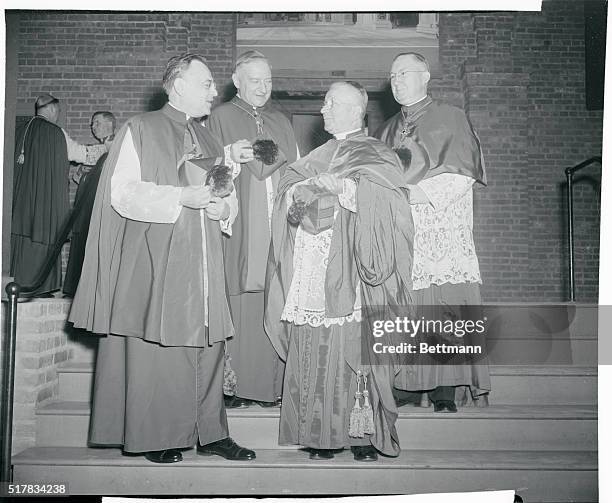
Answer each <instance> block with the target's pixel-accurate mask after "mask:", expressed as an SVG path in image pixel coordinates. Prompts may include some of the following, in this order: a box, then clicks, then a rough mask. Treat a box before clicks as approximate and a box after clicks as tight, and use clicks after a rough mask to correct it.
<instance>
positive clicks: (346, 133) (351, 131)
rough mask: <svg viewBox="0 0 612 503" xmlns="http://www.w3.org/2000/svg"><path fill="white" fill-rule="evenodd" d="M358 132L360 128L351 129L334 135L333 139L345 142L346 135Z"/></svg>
mask: <svg viewBox="0 0 612 503" xmlns="http://www.w3.org/2000/svg"><path fill="white" fill-rule="evenodd" d="M360 130H361V128H360V127H358V128H357V129H351V130H350V131H345V132H343V133H336V134H335V135H334V138H335V139H336V140H346V137H347V136H348V135H350V134H351V133H354V132H355V131H360Z"/></svg>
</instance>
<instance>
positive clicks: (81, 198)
mask: <svg viewBox="0 0 612 503" xmlns="http://www.w3.org/2000/svg"><path fill="white" fill-rule="evenodd" d="M106 157H107V154H104V155H103V156H102V157H100V159H98V162H97V163H96V165H95V166H94V167H93V168H92V169H91V171H89V172H88V173H85V174H84V175H83V176H82V177H81V180H80V182H79V188H78V189H77V192H76V196H75V198H74V207H73V211H76V209H77V208H78V211H79V214H78V215H77V217H76V218H75V220H74V223H73V224H72V237H71V238H70V256H69V257H68V264H67V266H66V276H65V277H64V286H63V288H62V290H63V292H64V293H65V294H67V295H70V296H73V295H74V293H75V292H76V289H77V285H78V284H79V279H80V278H81V269H82V268H83V259H84V258H85V244H86V243H87V233H88V231H89V221H90V220H91V213H92V211H93V205H94V201H95V198H96V190H97V188H98V182H99V180H100V173H101V172H102V166H103V165H104V161H106Z"/></svg>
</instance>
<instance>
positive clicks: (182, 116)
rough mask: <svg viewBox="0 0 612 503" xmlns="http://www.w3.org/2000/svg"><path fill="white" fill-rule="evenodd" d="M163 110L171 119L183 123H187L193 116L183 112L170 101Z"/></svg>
mask: <svg viewBox="0 0 612 503" xmlns="http://www.w3.org/2000/svg"><path fill="white" fill-rule="evenodd" d="M162 112H163V113H164V114H165V115H167V116H168V117H170V119H172V120H173V121H175V122H180V123H181V124H187V121H188V120H189V119H191V118H192V117H190V116H189V115H187V114H186V113H185V112H181V111H180V110H179V109H178V108H176V106H174V105H173V104H172V103H170V102H168V103H166V104H165V105H164V107H163V108H162Z"/></svg>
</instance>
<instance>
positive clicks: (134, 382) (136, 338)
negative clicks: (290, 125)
mask: <svg viewBox="0 0 612 503" xmlns="http://www.w3.org/2000/svg"><path fill="white" fill-rule="evenodd" d="M163 87H164V90H165V91H166V93H167V94H168V98H169V103H168V104H166V105H165V106H164V107H163V108H162V109H161V110H158V111H155V112H149V113H145V114H143V115H139V116H136V117H134V118H132V119H130V120H129V121H128V122H127V124H126V125H124V126H123V127H122V128H121V130H120V131H119V133H118V134H117V137H116V139H115V141H114V142H113V146H112V147H111V150H110V152H109V156H108V159H107V160H106V162H105V164H104V167H103V169H102V175H101V177H100V183H99V185H98V192H97V194H96V200H95V203H94V209H93V215H92V219H91V223H90V227H89V236H88V239H87V247H86V251H85V260H84V263H83V272H82V275H81V280H80V282H79V286H78V288H77V292H76V295H75V297H74V301H73V305H72V310H71V312H70V316H69V321H72V322H73V323H74V325H75V326H76V327H79V328H84V329H86V330H88V331H90V332H93V333H96V334H102V335H103V337H101V338H100V342H99V349H98V357H97V363H96V377H95V383H94V392H93V409H92V417H91V424H90V437H89V440H90V442H91V443H92V444H102V445H121V446H122V447H123V450H124V451H125V452H129V453H144V455H145V457H146V458H147V459H148V460H150V461H152V462H156V463H174V462H178V461H181V460H182V458H183V457H182V454H181V449H184V448H190V447H193V446H194V445H196V444H198V452H199V453H201V454H204V455H210V454H216V455H220V456H223V457H225V458H226V459H230V460H250V459H254V458H255V453H254V452H253V451H251V450H249V449H245V448H243V447H240V446H239V445H237V444H236V443H235V442H234V441H233V440H232V439H231V438H230V437H229V436H228V426H227V418H226V414H225V407H224V403H223V360H224V346H225V340H226V339H227V338H229V337H231V336H233V334H234V330H233V326H232V322H231V318H230V313H229V306H228V302H227V296H226V291H225V278H224V272H223V253H222V244H221V232H222V231H223V232H226V233H230V232H231V223H232V221H233V220H234V218H235V215H236V211H237V201H236V197H235V194H234V193H233V192H232V193H231V194H230V195H228V196H225V197H223V198H222V197H218V196H213V195H212V193H211V188H210V187H209V186H208V185H205V181H206V174H207V170H208V169H212V168H213V167H214V166H216V165H219V163H221V162H223V160H224V159H225V162H226V163H227V164H230V165H233V164H235V163H234V161H237V160H239V159H240V158H243V159H244V160H245V161H248V160H250V153H249V152H243V151H242V148H241V147H240V146H239V145H238V146H231V147H230V148H229V149H228V155H227V156H225V154H224V149H223V146H222V145H221V144H220V143H219V141H218V140H217V139H216V138H215V137H214V136H213V135H212V134H211V133H210V132H209V131H208V129H206V128H204V127H203V126H202V125H201V123H200V122H198V121H196V120H194V119H195V118H199V117H202V116H204V115H207V114H208V113H210V108H211V105H212V102H213V100H214V98H215V96H216V95H217V91H216V88H215V84H214V81H213V77H212V74H211V72H210V70H209V69H208V67H207V65H206V62H205V59H204V58H203V57H202V56H200V55H198V54H193V53H187V54H183V55H182V56H175V57H173V58H171V59H170V60H169V61H168V64H167V67H166V70H165V72H164V77H163ZM234 168H235V166H234Z"/></svg>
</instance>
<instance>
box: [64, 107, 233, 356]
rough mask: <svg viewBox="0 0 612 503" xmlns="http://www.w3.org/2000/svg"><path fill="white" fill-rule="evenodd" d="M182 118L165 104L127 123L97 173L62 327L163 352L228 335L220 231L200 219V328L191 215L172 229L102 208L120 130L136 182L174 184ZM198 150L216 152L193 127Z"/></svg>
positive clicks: (195, 218) (196, 220)
mask: <svg viewBox="0 0 612 503" xmlns="http://www.w3.org/2000/svg"><path fill="white" fill-rule="evenodd" d="M186 127H187V121H186V119H185V115H184V114H183V113H182V112H179V111H177V110H176V109H174V108H172V107H171V106H169V105H166V106H165V107H164V108H163V109H162V110H159V111H156V112H150V113H147V114H143V115H140V116H137V117H134V118H132V119H130V120H129V121H128V123H127V124H126V125H125V126H124V127H123V128H122V129H121V130H120V132H119V134H118V135H117V138H116V139H115V141H114V142H113V146H112V147H111V150H110V152H109V154H108V159H107V162H106V163H105V164H104V168H103V170H102V174H101V178H100V183H99V184H98V191H97V194H96V200H95V203H94V208H93V214H92V219H91V223H90V228H89V236H88V239H87V247H86V252H85V260H84V263H83V271H82V274H81V281H80V282H79V286H78V289H77V292H76V295H75V298H74V302H73V304H72V310H71V312H70V316H69V321H71V322H73V323H74V325H75V326H76V327H78V328H84V329H86V330H88V331H91V332H95V333H99V334H111V333H112V334H116V335H126V336H133V337H139V338H142V339H144V340H147V341H150V342H155V343H159V344H162V345H166V346H196V347H205V346H207V345H210V344H212V343H215V342H221V341H224V340H225V339H226V338H228V337H231V336H232V335H233V333H234V332H233V326H232V323H231V319H230V315H229V307H228V304H227V297H226V293H225V280H224V273H223V270H224V267H223V256H222V253H221V230H220V227H219V223H218V222H216V221H212V220H210V219H209V218H204V225H205V231H206V251H207V255H206V258H207V265H208V313H209V318H208V327H205V325H204V302H205V299H204V296H203V285H202V277H203V270H202V234H201V223H200V212H199V210H192V209H190V208H183V209H182V211H181V214H180V216H179V218H178V220H177V221H176V222H175V223H174V224H156V223H146V222H137V221H134V220H128V219H125V218H123V217H121V216H120V215H119V214H118V213H117V212H115V210H114V209H113V208H112V207H111V205H110V182H111V176H112V174H113V171H114V168H115V165H116V162H117V159H118V156H119V152H120V149H121V145H122V143H123V138H124V136H125V133H126V131H127V130H128V128H129V129H130V131H131V134H132V138H133V140H134V146H135V148H136V152H137V153H138V156H139V158H140V162H141V169H142V180H143V181H149V182H154V183H156V184H158V185H173V186H179V185H180V183H179V180H178V172H177V166H178V164H179V161H180V160H181V158H182V157H183V152H184V137H185V131H186ZM193 131H194V132H195V134H196V135H197V141H198V142H199V144H200V146H201V148H202V151H204V152H206V153H208V154H209V155H213V156H215V155H216V156H220V155H222V152H223V147H222V146H221V145H220V144H219V142H218V141H217V140H216V139H215V138H214V137H213V136H212V135H211V134H210V132H209V131H208V130H206V129H205V128H203V127H202V126H200V125H199V124H196V123H194V124H193Z"/></svg>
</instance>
